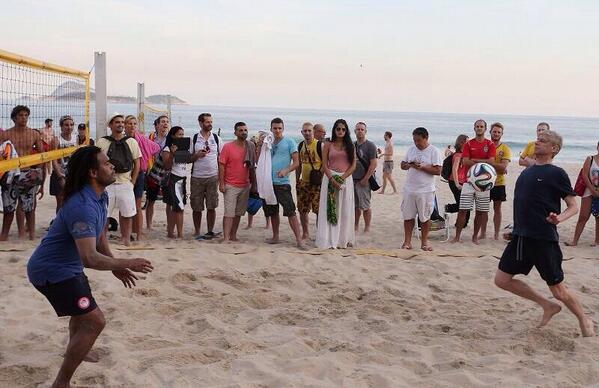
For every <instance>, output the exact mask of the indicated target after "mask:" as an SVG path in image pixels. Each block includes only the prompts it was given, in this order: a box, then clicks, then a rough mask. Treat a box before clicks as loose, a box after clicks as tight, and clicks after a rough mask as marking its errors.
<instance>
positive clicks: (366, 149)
mask: <svg viewBox="0 0 599 388" xmlns="http://www.w3.org/2000/svg"><path fill="white" fill-rule="evenodd" d="M355 144H357V147H356V153H357V155H358V160H356V170H355V171H354V173H353V174H352V177H353V178H354V180H355V181H359V180H361V179H362V178H364V175H366V171H368V165H370V161H371V160H372V159H376V145H374V143H373V142H371V141H370V140H366V141H365V142H364V143H362V144H358V143H357V142H356V143H355ZM360 159H362V160H363V161H365V162H366V168H364V165H363V164H362V162H361V161H360Z"/></svg>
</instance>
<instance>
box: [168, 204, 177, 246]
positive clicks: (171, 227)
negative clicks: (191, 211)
mask: <svg viewBox="0 0 599 388" xmlns="http://www.w3.org/2000/svg"><path fill="white" fill-rule="evenodd" d="M166 237H168V238H175V220H174V219H173V208H172V207H171V205H166Z"/></svg>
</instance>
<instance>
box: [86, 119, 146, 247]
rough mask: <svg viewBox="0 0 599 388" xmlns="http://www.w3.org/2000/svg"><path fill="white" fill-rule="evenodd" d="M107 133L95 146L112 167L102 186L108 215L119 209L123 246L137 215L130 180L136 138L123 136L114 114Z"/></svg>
mask: <svg viewBox="0 0 599 388" xmlns="http://www.w3.org/2000/svg"><path fill="white" fill-rule="evenodd" d="M108 126H109V127H110V132H111V134H110V136H104V137H102V138H101V139H98V142H97V143H96V145H97V146H98V147H100V149H101V150H102V151H103V152H104V153H105V154H106V155H108V158H109V159H110V163H112V165H113V166H114V170H115V172H116V174H115V178H116V180H115V182H114V183H113V184H111V185H110V186H108V187H106V192H107V193H108V215H109V216H110V215H112V213H113V212H114V210H115V209H118V211H119V215H120V217H119V225H120V228H121V241H122V243H123V245H127V246H128V245H129V244H130V243H131V227H132V225H133V217H134V216H135V214H137V210H136V207H135V195H134V194H133V182H135V181H136V180H137V174H139V168H140V166H139V161H140V157H141V152H140V150H139V145H138V144H137V141H136V140H135V139H134V138H132V137H128V136H126V135H125V133H124V131H125V117H124V116H123V115H121V114H119V113H115V114H113V115H112V116H110V117H109V119H108Z"/></svg>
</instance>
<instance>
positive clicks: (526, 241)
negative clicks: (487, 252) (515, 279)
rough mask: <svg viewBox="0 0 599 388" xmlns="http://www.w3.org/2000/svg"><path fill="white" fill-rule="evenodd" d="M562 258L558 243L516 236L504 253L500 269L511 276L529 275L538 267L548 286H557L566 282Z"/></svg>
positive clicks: (500, 261)
mask: <svg viewBox="0 0 599 388" xmlns="http://www.w3.org/2000/svg"><path fill="white" fill-rule="evenodd" d="M562 257H563V256H562V250H561V249H560V247H559V243H558V242H557V241H545V240H537V239H534V238H529V237H521V236H514V238H513V239H512V240H511V241H510V242H509V243H508V244H507V247H505V250H504V251H503V255H502V256H501V260H499V269H500V270H501V271H503V272H505V273H509V274H510V275H517V274H523V275H528V273H529V272H530V270H531V269H532V267H536V268H537V271H539V274H540V275H541V278H542V279H543V280H544V281H545V282H546V283H547V285H548V286H555V285H556V284H559V283H561V282H562V281H563V280H564V271H562Z"/></svg>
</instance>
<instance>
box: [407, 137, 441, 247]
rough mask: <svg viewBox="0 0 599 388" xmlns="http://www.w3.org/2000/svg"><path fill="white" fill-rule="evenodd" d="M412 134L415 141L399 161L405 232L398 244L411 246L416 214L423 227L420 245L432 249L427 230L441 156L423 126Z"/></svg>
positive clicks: (433, 204)
mask: <svg viewBox="0 0 599 388" xmlns="http://www.w3.org/2000/svg"><path fill="white" fill-rule="evenodd" d="M412 138H413V140H414V145H413V146H411V147H410V148H409V149H408V151H407V152H406V155H405V157H404V158H403V160H402V161H401V169H402V170H407V171H408V175H407V177H406V182H405V183H404V186H403V201H402V203H401V211H402V213H403V218H404V234H405V237H404V242H403V244H402V245H401V247H402V248H405V249H412V232H413V230H414V226H415V225H416V216H418V219H419V220H420V224H421V229H422V237H421V248H422V250H424V251H432V250H433V248H431V247H430V246H429V245H428V232H429V227H430V218H431V214H432V213H433V209H434V207H435V175H441V166H442V165H443V160H442V158H441V152H440V151H439V150H438V149H437V147H435V146H433V145H431V144H429V142H428V131H427V130H426V128H422V127H418V128H416V129H414V131H413V132H412Z"/></svg>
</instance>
